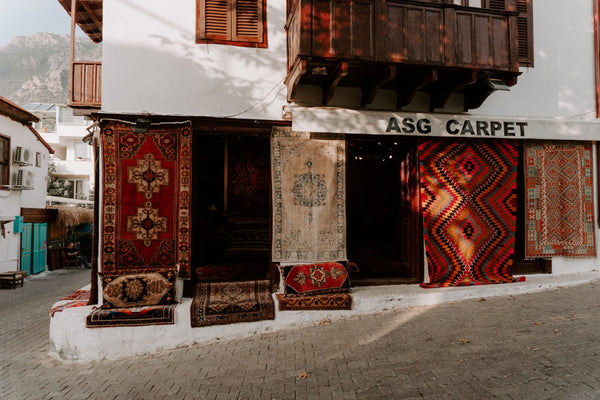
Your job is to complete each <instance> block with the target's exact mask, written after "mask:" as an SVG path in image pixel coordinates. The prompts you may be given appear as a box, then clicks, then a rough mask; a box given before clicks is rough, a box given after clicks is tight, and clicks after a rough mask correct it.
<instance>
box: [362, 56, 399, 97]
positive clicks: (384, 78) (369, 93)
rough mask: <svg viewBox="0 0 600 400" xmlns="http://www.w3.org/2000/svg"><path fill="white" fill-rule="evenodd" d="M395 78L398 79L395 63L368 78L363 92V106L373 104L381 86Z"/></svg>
mask: <svg viewBox="0 0 600 400" xmlns="http://www.w3.org/2000/svg"><path fill="white" fill-rule="evenodd" d="M394 79H396V67H395V66H394V65H388V66H387V67H386V68H385V69H384V70H383V71H381V72H377V73H375V74H374V75H372V76H371V77H370V79H367V82H366V84H365V85H364V86H363V88H362V92H361V100H360V104H361V106H362V107H365V106H366V105H367V104H371V103H372V102H373V99H375V95H377V91H378V90H379V88H380V87H381V86H383V85H384V84H385V83H387V82H389V81H391V80H394Z"/></svg>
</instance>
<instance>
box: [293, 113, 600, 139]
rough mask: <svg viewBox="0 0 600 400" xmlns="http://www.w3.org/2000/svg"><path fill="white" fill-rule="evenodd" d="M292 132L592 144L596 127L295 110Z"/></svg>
mask: <svg viewBox="0 0 600 400" xmlns="http://www.w3.org/2000/svg"><path fill="white" fill-rule="evenodd" d="M291 111H292V130H294V131H297V132H322V133H325V132H329V133H343V134H366V135H400V136H422V137H455V138H481V139H492V138H498V139H556V140H597V139H598V138H600V123H599V122H596V121H590V120H579V119H566V118H545V119H544V118H521V117H518V118H517V117H515V118H508V117H490V116H479V115H470V114H469V115H467V114H455V115H453V114H441V113H440V114H434V113H430V114H429V113H397V112H383V111H358V110H350V109H341V108H308V107H298V108H293V109H291Z"/></svg>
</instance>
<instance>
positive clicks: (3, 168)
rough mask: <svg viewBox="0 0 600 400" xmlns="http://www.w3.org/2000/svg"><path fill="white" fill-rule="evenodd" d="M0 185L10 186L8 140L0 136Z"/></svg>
mask: <svg viewBox="0 0 600 400" xmlns="http://www.w3.org/2000/svg"><path fill="white" fill-rule="evenodd" d="M0 185H10V138H8V137H6V136H0Z"/></svg>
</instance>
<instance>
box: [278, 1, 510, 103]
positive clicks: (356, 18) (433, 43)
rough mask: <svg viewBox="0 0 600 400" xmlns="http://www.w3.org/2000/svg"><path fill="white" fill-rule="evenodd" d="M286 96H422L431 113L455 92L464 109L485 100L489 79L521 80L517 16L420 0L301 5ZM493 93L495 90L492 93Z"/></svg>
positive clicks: (294, 14)
mask: <svg viewBox="0 0 600 400" xmlns="http://www.w3.org/2000/svg"><path fill="white" fill-rule="evenodd" d="M286 26H287V34H288V39H287V41H288V42H287V43H288V46H287V50H288V76H287V80H286V83H287V86H288V98H289V99H290V100H293V99H294V96H295V94H296V89H297V86H298V85H299V84H307V85H318V86H321V87H322V88H323V103H327V101H328V100H330V99H331V96H332V94H333V90H334V89H335V87H336V86H338V85H339V86H349V87H360V88H361V89H362V92H363V95H362V96H363V98H362V102H363V105H364V104H368V103H369V102H370V101H372V100H373V97H374V95H375V92H376V91H377V89H379V88H391V89H394V90H396V91H397V92H398V107H401V106H403V105H406V104H407V102H410V100H411V99H412V96H413V95H414V93H415V92H416V91H417V90H425V91H428V92H430V94H432V106H431V107H432V108H433V107H440V106H443V104H444V103H445V101H446V100H447V98H448V96H449V95H450V94H451V93H453V92H456V91H462V92H464V93H466V95H467V97H468V98H466V99H465V108H474V107H476V106H478V105H480V104H481V102H483V100H485V98H486V97H487V95H489V93H491V91H490V90H489V89H490V87H491V85H485V84H484V82H487V81H489V80H494V81H496V82H497V81H498V80H499V81H502V82H503V83H504V84H506V85H507V86H511V85H513V84H515V83H516V76H517V75H518V74H519V63H518V37H517V36H518V35H517V13H516V12H514V11H498V10H490V9H484V8H474V7H463V6H457V5H454V4H447V3H444V2H440V1H427V2H426V1H424V0H422V1H417V0H406V1H400V0H345V1H339V0H296V1H295V2H294V3H293V5H292V8H291V9H290V10H289V12H288V18H287V24H286ZM492 91H493V90H492Z"/></svg>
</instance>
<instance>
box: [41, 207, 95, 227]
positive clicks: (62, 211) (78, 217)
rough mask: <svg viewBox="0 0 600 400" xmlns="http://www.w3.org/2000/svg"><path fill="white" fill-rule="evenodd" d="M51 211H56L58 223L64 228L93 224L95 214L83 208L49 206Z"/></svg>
mask: <svg viewBox="0 0 600 400" xmlns="http://www.w3.org/2000/svg"><path fill="white" fill-rule="evenodd" d="M48 209H49V210H56V223H57V224H58V225H63V226H77V225H80V224H93V223H94V212H93V211H92V210H90V209H87V208H82V207H69V206H49V207H48Z"/></svg>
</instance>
